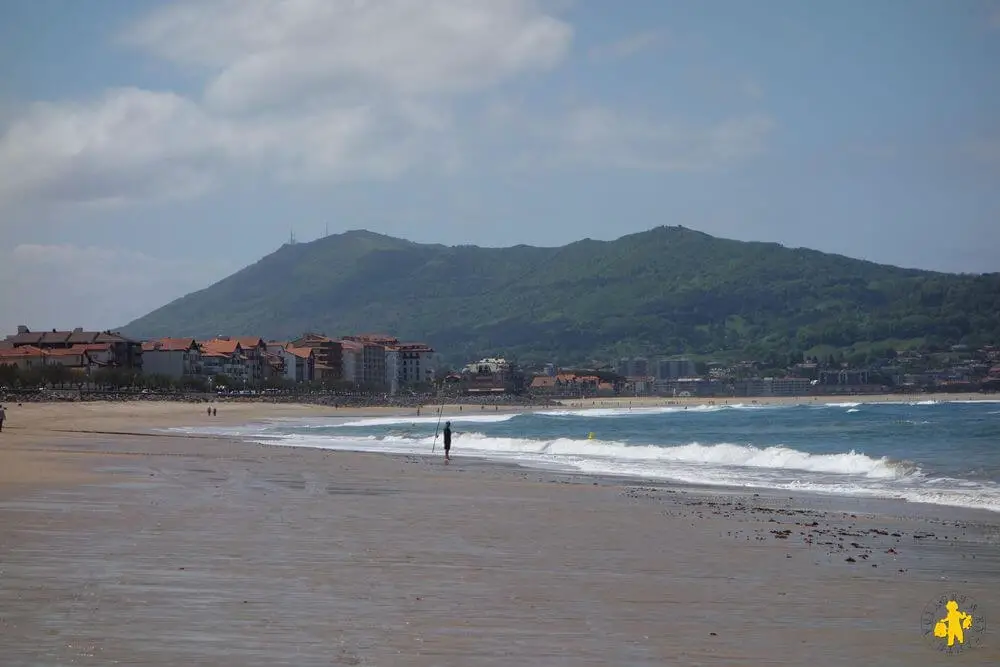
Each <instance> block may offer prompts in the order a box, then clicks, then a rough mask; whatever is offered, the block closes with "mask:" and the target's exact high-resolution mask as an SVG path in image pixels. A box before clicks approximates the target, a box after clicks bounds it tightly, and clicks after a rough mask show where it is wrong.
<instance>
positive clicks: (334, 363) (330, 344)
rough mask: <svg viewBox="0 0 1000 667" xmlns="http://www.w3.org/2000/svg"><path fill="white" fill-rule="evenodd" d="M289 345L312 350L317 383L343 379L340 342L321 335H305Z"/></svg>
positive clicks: (342, 353) (342, 358) (342, 356)
mask: <svg viewBox="0 0 1000 667" xmlns="http://www.w3.org/2000/svg"><path fill="white" fill-rule="evenodd" d="M291 344H292V346H294V347H308V348H311V349H312V350H313V353H314V355H315V370H316V380H317V381H319V382H339V381H341V380H343V379H344V351H343V343H341V342H340V341H338V340H334V339H333V338H330V337H328V336H324V335H323V334H318V333H307V334H305V335H303V336H302V337H300V338H297V339H295V340H293V341H292V342H291Z"/></svg>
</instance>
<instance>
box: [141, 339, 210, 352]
mask: <svg viewBox="0 0 1000 667" xmlns="http://www.w3.org/2000/svg"><path fill="white" fill-rule="evenodd" d="M197 345H198V341H196V340H195V339H193V338H160V339H159V340H151V341H147V342H145V343H143V344H142V349H143V351H144V352H145V351H151V350H159V351H161V352H184V351H186V350H190V349H191V348H192V347H193V346H197Z"/></svg>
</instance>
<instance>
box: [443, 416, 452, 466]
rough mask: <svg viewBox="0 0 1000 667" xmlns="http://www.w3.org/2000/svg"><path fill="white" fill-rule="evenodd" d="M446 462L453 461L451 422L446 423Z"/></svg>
mask: <svg viewBox="0 0 1000 667" xmlns="http://www.w3.org/2000/svg"><path fill="white" fill-rule="evenodd" d="M444 460H445V461H450V460H451V422H445V423H444Z"/></svg>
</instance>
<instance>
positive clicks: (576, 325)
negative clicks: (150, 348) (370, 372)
mask: <svg viewBox="0 0 1000 667" xmlns="http://www.w3.org/2000/svg"><path fill="white" fill-rule="evenodd" d="M305 331H321V332H325V333H327V334H328V335H332V336H337V335H345V334H349V333H359V332H386V333H392V334H394V335H396V336H398V337H399V338H401V339H406V340H420V341H425V342H427V343H430V344H431V345H433V346H434V347H435V348H437V349H438V350H439V351H441V352H443V353H444V354H445V355H446V356H447V357H448V358H449V359H453V360H456V361H458V360H462V359H468V358H471V357H478V356H480V355H485V354H507V355H513V356H517V357H518V358H519V359H521V360H522V361H544V360H553V359H554V360H557V361H558V362H560V363H564V364H565V363H574V362H584V361H588V360H590V359H594V358H600V359H610V358H612V357H615V356H619V355H627V354H645V355H653V356H659V355H670V354H682V353H683V354H695V355H698V354H727V353H728V354H730V355H731V356H744V357H745V356H747V355H753V356H758V357H759V356H768V355H770V356H773V357H775V358H777V357H778V356H780V358H787V356H788V355H789V354H798V353H801V352H804V353H807V354H816V353H818V354H823V355H825V354H828V353H830V352H832V351H835V350H841V351H846V352H848V353H851V352H853V353H855V354H861V355H864V354H880V353H881V352H882V350H881V349H880V348H886V349H888V348H889V347H898V346H906V345H909V346H918V345H930V346H944V345H950V344H956V343H968V344H973V345H976V344H982V343H987V342H993V343H995V342H1000V273H993V274H984V275H955V274H946V273H936V272H930V271H919V270H913V269H902V268H898V267H893V266H885V265H880V264H875V263H872V262H866V261H861V260H856V259H851V258H848V257H843V256H840V255H831V254H826V253H821V252H817V251H815V250H806V249H801V248H796V249H792V248H785V247H783V246H781V245H778V244H775V243H756V242H755V243H748V242H743V241H733V240H729V239H721V238H715V237H712V236H709V235H707V234H703V233H701V232H696V231H692V230H690V229H685V228H683V227H658V228H656V229H653V230H650V231H647V232H642V233H638V234H631V235H628V236H624V237H622V238H620V239H617V240H615V241H593V240H590V239H584V240H583V241H578V242H576V243H571V244H569V245H566V246H563V247H559V248H536V247H531V246H525V245H519V246H514V247H510V248H480V247H476V246H454V247H450V246H444V245H429V244H418V243H412V242H409V241H405V240H402V239H397V238H392V237H388V236H382V235H379V234H374V233H372V232H367V231H351V232H346V233H344V234H340V235H335V236H328V237H325V238H322V239H319V240H316V241H313V242H311V243H302V244H290V245H285V246H283V247H281V248H280V249H279V250H277V251H276V252H274V253H272V254H270V255H268V256H267V257H264V258H263V259H261V260H260V261H259V262H257V263H256V264H253V265H251V266H248V267H246V268H245V269H243V270H241V271H239V272H237V273H235V274H233V275H231V276H229V277H228V278H225V279H224V280H222V281H220V282H218V283H216V284H215V285H212V286H211V287H208V288H206V289H204V290H201V291H200V292H195V293H193V294H189V295H187V296H185V297H183V298H180V299H177V300H176V301H174V302H172V303H170V304H168V305H166V306H163V307H162V308H159V309H157V310H155V311H153V312H152V313H149V314H148V315H146V316H144V317H141V318H139V319H137V320H135V321H134V322H132V323H130V324H128V325H126V326H125V327H123V332H124V333H125V334H127V335H130V336H134V337H140V338H149V337H160V336H168V335H169V336H196V337H208V336H214V335H217V334H220V333H222V334H230V335H244V334H253V335H262V336H265V337H269V338H277V339H284V338H289V337H294V336H298V335H299V334H301V333H303V332H305Z"/></svg>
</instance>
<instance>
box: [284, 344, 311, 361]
mask: <svg viewBox="0 0 1000 667" xmlns="http://www.w3.org/2000/svg"><path fill="white" fill-rule="evenodd" d="M285 352H287V353H288V354H291V355H294V356H296V357H299V358H300V359H308V358H309V357H311V356H313V349H312V348H311V347H286V348H285Z"/></svg>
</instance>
